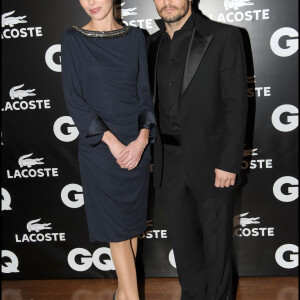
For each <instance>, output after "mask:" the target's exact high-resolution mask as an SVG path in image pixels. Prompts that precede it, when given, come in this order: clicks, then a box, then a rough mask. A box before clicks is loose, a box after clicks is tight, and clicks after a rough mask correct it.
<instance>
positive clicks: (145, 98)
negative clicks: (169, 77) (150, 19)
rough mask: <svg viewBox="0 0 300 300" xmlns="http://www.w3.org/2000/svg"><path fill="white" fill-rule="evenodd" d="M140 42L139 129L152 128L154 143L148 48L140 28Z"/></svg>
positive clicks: (154, 124) (150, 139) (138, 82)
mask: <svg viewBox="0 0 300 300" xmlns="http://www.w3.org/2000/svg"><path fill="white" fill-rule="evenodd" d="M138 42H139V73H138V80H137V92H138V102H139V111H140V113H139V129H142V128H146V129H149V130H150V135H149V143H151V144H152V143H154V142H155V139H156V121H155V116H154V111H153V104H152V99H151V92H150V85H149V75H148V63H147V49H146V41H145V37H144V35H143V33H142V31H141V30H140V29H138Z"/></svg>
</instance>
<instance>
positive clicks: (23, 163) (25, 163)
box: [18, 153, 44, 168]
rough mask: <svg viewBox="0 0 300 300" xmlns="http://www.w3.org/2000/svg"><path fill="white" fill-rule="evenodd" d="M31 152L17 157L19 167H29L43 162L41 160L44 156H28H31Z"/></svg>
mask: <svg viewBox="0 0 300 300" xmlns="http://www.w3.org/2000/svg"><path fill="white" fill-rule="evenodd" d="M32 154H33V153H30V154H26V155H23V156H21V157H20V158H19V160H18V163H19V165H20V167H21V168H23V167H27V168H31V167H32V166H34V165H43V164H44V162H43V161H42V160H43V159H44V158H29V157H30V156H32Z"/></svg>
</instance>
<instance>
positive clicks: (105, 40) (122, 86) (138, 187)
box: [62, 26, 155, 242]
mask: <svg viewBox="0 0 300 300" xmlns="http://www.w3.org/2000/svg"><path fill="white" fill-rule="evenodd" d="M62 78H63V89H64V96H65V102H66V105H67V108H68V111H69V113H70V115H71V117H72V118H73V120H74V122H75V125H76V127H77V128H78V130H79V143H78V146H79V151H78V159H79V165H80V174H81V180H82V185H83V194H84V201H85V211H86V217H87V223H88V229H89V239H90V241H92V242H93V241H101V242H120V241H124V240H127V239H130V238H133V237H136V236H138V235H139V234H141V233H142V232H143V231H144V229H145V227H146V210H147V197H148V185H149V172H150V148H149V146H147V147H146V149H145V151H144V153H143V156H142V159H141V161H140V163H139V164H138V166H137V167H136V168H135V169H133V170H131V171H128V170H127V169H121V168H120V166H119V165H118V164H117V163H116V159H115V158H114V157H113V155H112V154H111V152H110V150H109V148H108V146H107V145H106V144H105V143H104V142H101V140H102V137H103V133H104V132H105V131H106V130H110V131H111V132H112V133H113V134H114V135H115V136H116V137H117V138H118V139H119V140H120V141H121V142H122V143H123V144H125V145H128V144H129V143H130V142H131V141H133V140H135V139H136V138H137V136H138V134H139V130H140V129H141V128H148V129H150V143H152V142H153V141H154V139H155V117H154V113H153V106H152V101H151V96H150V87H149V81H148V66H147V55H146V44H145V38H144V35H143V33H142V32H141V30H140V29H138V28H134V27H130V26H125V27H123V28H122V29H118V30H114V31H108V32H98V31H87V30H84V29H82V28H79V27H75V26H73V27H72V28H71V29H69V30H67V31H66V32H65V34H64V35H63V39H62Z"/></svg>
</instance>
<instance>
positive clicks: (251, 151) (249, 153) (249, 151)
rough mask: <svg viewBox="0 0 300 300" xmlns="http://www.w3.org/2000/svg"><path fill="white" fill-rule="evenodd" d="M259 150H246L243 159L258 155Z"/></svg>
mask: <svg viewBox="0 0 300 300" xmlns="http://www.w3.org/2000/svg"><path fill="white" fill-rule="evenodd" d="M257 150H258V149H257V148H255V149H245V150H244V154H243V157H247V156H255V155H258V153H256V151H257Z"/></svg>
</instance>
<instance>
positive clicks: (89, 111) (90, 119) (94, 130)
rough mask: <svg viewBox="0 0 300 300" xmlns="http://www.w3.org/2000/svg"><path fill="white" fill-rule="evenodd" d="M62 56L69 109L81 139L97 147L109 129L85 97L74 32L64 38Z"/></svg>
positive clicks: (63, 77) (67, 33)
mask: <svg viewBox="0 0 300 300" xmlns="http://www.w3.org/2000/svg"><path fill="white" fill-rule="evenodd" d="M61 56H62V80H63V91H64V98H65V103H66V106H67V109H68V111H69V113H70V115H71V117H72V118H73V120H74V122H75V125H76V127H77V128H78V130H79V134H80V135H81V137H82V138H83V139H84V140H85V142H86V143H87V144H89V145H91V146H96V145H97V144H99V143H100V142H101V140H102V138H103V134H104V132H106V131H108V130H109V128H108V127H107V126H106V124H105V123H104V122H103V120H102V119H101V117H100V116H99V115H98V114H97V113H96V112H95V111H94V109H93V108H92V107H91V106H90V105H89V104H88V103H87V102H86V101H85V99H84V97H83V93H82V89H81V77H80V76H81V74H82V73H81V69H80V57H79V56H78V54H77V53H76V41H75V40H74V37H73V36H72V32H69V31H67V32H66V33H65V34H64V36H63V39H62V53H61Z"/></svg>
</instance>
